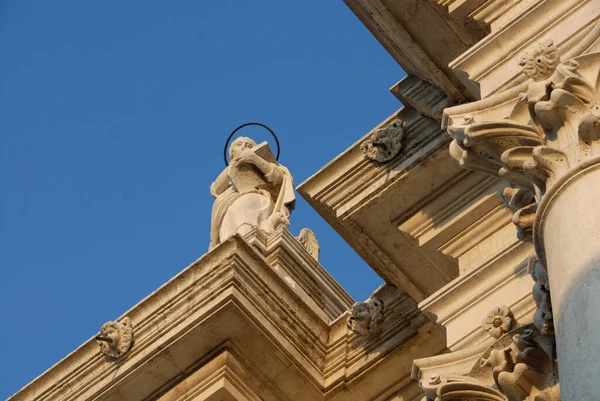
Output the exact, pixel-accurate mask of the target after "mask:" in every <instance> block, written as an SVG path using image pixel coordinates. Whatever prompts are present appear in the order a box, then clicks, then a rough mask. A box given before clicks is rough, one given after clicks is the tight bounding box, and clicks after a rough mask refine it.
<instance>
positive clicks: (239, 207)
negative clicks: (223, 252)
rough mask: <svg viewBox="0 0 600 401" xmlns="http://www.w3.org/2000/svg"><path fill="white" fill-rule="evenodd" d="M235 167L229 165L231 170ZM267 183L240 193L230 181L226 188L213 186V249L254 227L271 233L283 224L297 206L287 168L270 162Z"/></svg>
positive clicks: (211, 236) (265, 181)
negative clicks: (295, 205)
mask: <svg viewBox="0 0 600 401" xmlns="http://www.w3.org/2000/svg"><path fill="white" fill-rule="evenodd" d="M232 168H235V166H231V165H230V166H228V167H227V168H226V170H225V173H227V174H228V173H229V172H230V171H231V169H232ZM263 177H264V179H265V180H264V185H260V186H259V187H258V188H254V189H252V190H250V191H247V192H245V193H240V192H239V191H238V190H237V188H235V186H234V185H233V184H232V183H231V182H230V183H229V186H228V187H227V188H216V182H215V183H213V184H212V185H211V193H212V194H213V196H215V197H216V199H215V202H214V204H213V209H212V216H211V220H212V222H211V230H210V248H211V249H212V248H213V247H215V246H217V245H218V244H220V243H221V242H223V241H224V240H226V239H227V238H229V237H231V236H232V235H235V234H236V233H240V234H242V235H243V234H245V233H247V232H249V231H250V230H251V229H252V228H253V227H260V228H262V229H264V230H265V231H267V232H269V231H272V230H273V229H275V228H277V226H279V225H281V224H284V225H289V221H288V217H289V215H290V212H291V210H292V209H293V208H294V203H295V201H296V197H295V195H294V183H293V181H292V176H291V174H290V172H289V171H288V169H287V168H285V167H283V166H281V165H279V164H275V163H271V164H270V165H269V171H268V174H266V175H263Z"/></svg>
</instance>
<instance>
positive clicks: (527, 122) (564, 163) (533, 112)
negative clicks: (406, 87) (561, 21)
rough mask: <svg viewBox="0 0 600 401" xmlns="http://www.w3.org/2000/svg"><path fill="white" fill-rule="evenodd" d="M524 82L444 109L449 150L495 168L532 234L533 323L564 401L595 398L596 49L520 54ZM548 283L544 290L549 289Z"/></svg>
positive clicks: (599, 306)
mask: <svg viewBox="0 0 600 401" xmlns="http://www.w3.org/2000/svg"><path fill="white" fill-rule="evenodd" d="M521 65H522V67H523V73H524V74H525V75H527V76H528V77H529V78H530V80H529V81H528V82H526V83H524V84H521V85H519V86H517V87H514V88H512V89H509V90H507V91H505V92H503V93H500V94H498V95H495V96H494V97H492V98H489V99H485V100H482V101H479V102H475V103H471V104H468V105H462V106H457V107H454V108H450V109H446V110H445V111H444V113H445V116H444V117H445V120H444V122H445V123H446V124H447V129H448V132H449V134H450V135H451V136H453V137H454V141H453V142H452V144H451V146H450V153H451V154H452V155H453V157H454V158H455V159H457V160H458V161H459V162H460V164H461V165H462V166H464V167H465V168H469V169H473V170H477V171H481V172H484V173H487V174H494V175H498V176H501V177H504V178H505V179H507V180H508V181H509V182H510V183H511V184H512V185H513V187H512V188H508V189H507V190H506V191H505V196H506V200H507V203H508V205H509V206H510V207H511V208H512V209H513V210H514V211H515V213H514V216H513V222H514V223H515V224H516V225H517V228H518V233H519V236H520V238H521V239H523V240H532V241H533V243H534V245H535V249H536V253H537V256H538V259H539V261H538V262H536V266H535V267H534V277H535V279H536V285H535V287H534V290H533V295H534V299H535V300H536V302H537V303H538V308H539V309H538V313H536V320H535V321H534V323H536V326H538V328H540V330H541V331H542V333H544V332H546V333H548V334H552V318H553V320H554V331H555V334H556V352H557V355H558V373H559V380H560V388H561V399H562V400H563V401H578V400H588V399H589V400H592V399H596V398H598V395H599V394H600V53H589V54H585V55H582V56H578V57H575V58H572V59H570V60H567V61H566V62H561V60H560V57H559V52H558V49H557V48H556V47H555V46H554V45H553V43H552V41H547V42H545V43H543V44H541V45H540V46H539V47H538V48H536V49H533V50H532V51H531V52H530V53H528V54H526V55H525V56H524V57H523V60H522V62H521ZM548 281H549V290H550V292H549V293H548Z"/></svg>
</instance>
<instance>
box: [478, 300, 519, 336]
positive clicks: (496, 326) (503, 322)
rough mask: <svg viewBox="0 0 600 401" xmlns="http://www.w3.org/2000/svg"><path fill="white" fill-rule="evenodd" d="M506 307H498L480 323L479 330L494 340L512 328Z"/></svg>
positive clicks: (508, 310) (509, 314)
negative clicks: (485, 332)
mask: <svg viewBox="0 0 600 401" xmlns="http://www.w3.org/2000/svg"><path fill="white" fill-rule="evenodd" d="M511 315H512V314H511V312H510V309H508V307H507V306H504V305H502V306H498V307H497V308H495V309H494V310H492V311H490V312H489V313H488V314H487V316H486V317H485V318H484V319H483V320H482V321H481V329H482V330H484V331H487V332H488V334H489V335H490V336H492V337H494V338H500V337H502V336H503V335H504V334H505V333H508V332H509V331H510V329H511V328H512V323H513V322H512V316H511Z"/></svg>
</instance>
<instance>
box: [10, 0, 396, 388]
mask: <svg viewBox="0 0 600 401" xmlns="http://www.w3.org/2000/svg"><path fill="white" fill-rule="evenodd" d="M0 47H1V49H2V53H1V54H2V59H1V61H0V82H1V84H0V193H1V196H0V268H1V272H2V273H1V274H2V275H1V276H0V277H1V278H0V305H1V307H2V315H3V316H2V323H0V324H1V325H2V329H1V330H0V344H2V345H3V352H2V355H3V360H4V362H3V363H2V367H0V377H1V378H2V379H0V399H5V398H7V397H8V396H10V395H11V394H13V393H14V392H16V391H17V390H18V389H20V388H21V387H22V386H24V385H25V384H27V383H28V382H30V381H31V380H33V379H34V378H35V377H37V376H38V375H39V374H41V373H42V372H43V371H45V370H46V369H47V368H49V367H50V366H52V365H53V364H54V363H56V362H57V361H59V360H60V359H62V358H63V357H64V356H66V355H67V354H68V353H69V352H71V351H73V350H74V349H75V348H77V347H78V346H79V345H80V344H81V343H83V342H84V341H86V340H87V339H89V338H90V337H92V336H93V335H95V334H96V333H97V331H98V330H99V328H100V326H101V325H102V324H103V323H104V322H105V321H107V320H114V319H115V318H117V317H119V316H121V315H122V314H123V313H124V312H125V311H126V310H128V309H129V308H130V307H131V306H133V305H135V304H136V303H137V302H138V301H140V300H141V299H143V298H144V297H145V296H146V295H148V294H149V293H150V292H152V291H154V290H155V289H156V288H158V287H159V286H160V285H161V284H163V283H164V282H166V281H167V280H168V279H170V278H171V277H172V276H173V275H175V274H176V273H178V272H179V271H180V270H182V269H183V268H185V267H186V266H187V265H188V264H190V263H191V262H193V261H194V260H196V259H197V258H198V257H199V256H201V255H202V254H203V253H204V252H206V250H207V246H208V243H209V239H208V238H209V237H208V236H209V226H210V210H211V205H212V198H211V196H210V194H209V192H208V187H209V185H210V183H211V182H212V181H213V180H214V178H215V177H216V176H217V174H218V173H219V172H220V171H221V169H222V168H223V160H222V149H223V144H224V141H225V139H226V137H227V135H228V134H229V132H230V131H231V130H232V129H233V128H235V127H236V126H238V125H240V124H241V123H244V122H247V121H260V122H264V123H266V124H268V125H269V126H271V127H272V128H273V129H274V130H275V131H276V133H277V134H278V136H279V138H280V141H281V148H282V149H281V158H280V161H281V162H282V163H283V164H285V165H286V166H287V167H288V168H289V169H290V171H291V172H292V174H293V175H294V178H295V183H296V184H299V183H300V182H302V181H304V179H306V178H307V177H309V176H310V175H312V174H314V173H315V172H316V171H318V170H319V169H320V168H321V167H322V166H323V165H325V164H326V163H327V162H328V161H330V160H331V159H332V158H334V157H335V156H336V155H338V154H339V153H340V152H342V151H343V150H344V149H346V148H347V147H348V146H350V145H351V144H352V143H353V142H355V141H356V140H357V139H358V138H359V137H360V136H362V135H363V134H364V133H366V132H367V131H368V130H369V129H371V128H372V127H373V126H375V125H376V124H378V123H379V122H380V121H382V120H383V119H384V118H386V117H387V116H389V115H390V114H391V113H393V112H394V111H395V110H397V109H398V108H399V107H401V104H400V103H399V102H398V101H397V100H396V99H395V98H394V97H393V96H392V95H391V94H390V93H389V92H388V90H387V88H389V87H390V86H391V85H393V84H394V83H396V82H397V81H398V80H400V79H401V78H402V77H403V76H404V72H403V71H402V70H401V69H400V67H399V66H398V65H397V63H396V62H395V61H394V60H393V59H392V58H391V57H390V56H389V55H388V54H387V52H386V51H385V50H384V49H383V47H382V46H381V45H380V44H379V43H378V42H377V41H376V40H375V39H374V38H373V36H372V35H371V34H370V33H369V32H368V30H367V29H366V28H365V27H364V26H363V25H362V24H361V22H360V21H359V20H358V19H357V18H356V17H355V16H354V14H352V13H351V11H350V10H349V9H348V8H347V7H346V5H345V4H344V3H343V1H342V0H327V1H325V0H304V1H302V2H298V1H294V2H291V1H285V0H279V1H266V0H219V1H179V2H171V3H166V2H158V1H148V0H146V1H141V0H138V1H134V0H131V1H122V0H120V1H102V2H84V1H58V0H57V1H52V2H50V1H27V0H19V1H5V2H2V3H0ZM244 134H245V135H249V136H252V137H254V138H255V139H257V141H259V142H260V141H262V140H266V139H268V134H267V133H265V132H263V131H260V130H258V129H256V130H253V129H248V130H246V131H244ZM291 221H292V225H291V227H290V230H291V231H292V233H294V234H297V232H298V231H299V230H300V229H301V228H302V227H309V228H311V229H313V231H315V233H316V234H317V237H318V238H319V241H320V244H321V263H322V264H323V266H325V268H326V269H327V270H328V271H329V272H330V273H331V274H332V275H333V276H334V277H335V278H336V279H337V280H338V281H339V282H340V283H341V284H342V286H343V287H344V288H345V289H346V290H347V291H348V292H349V293H350V294H351V295H352V296H353V297H354V298H355V299H358V300H362V299H365V298H367V297H368V296H369V294H370V293H371V292H372V291H373V290H374V289H375V288H376V287H377V286H379V285H380V284H381V282H382V281H381V279H380V278H379V277H378V276H377V275H376V274H375V273H374V272H373V271H372V270H371V269H370V268H369V267H368V266H367V265H366V264H365V263H364V262H363V261H362V260H361V259H360V258H359V257H358V256H357V255H356V254H355V253H354V251H353V250H352V249H351V248H349V246H348V245H347V244H346V243H345V242H344V241H343V240H342V239H341V238H340V237H339V236H338V235H337V233H335V232H334V231H333V230H332V229H331V228H330V227H329V226H328V225H327V224H326V223H325V222H324V221H323V220H322V219H321V217H320V216H318V215H317V213H316V212H315V211H313V210H312V209H311V208H310V207H309V206H308V204H307V203H306V202H305V201H304V200H303V199H302V198H300V197H299V199H298V203H297V207H296V210H295V211H294V213H293V214H292V216H291Z"/></svg>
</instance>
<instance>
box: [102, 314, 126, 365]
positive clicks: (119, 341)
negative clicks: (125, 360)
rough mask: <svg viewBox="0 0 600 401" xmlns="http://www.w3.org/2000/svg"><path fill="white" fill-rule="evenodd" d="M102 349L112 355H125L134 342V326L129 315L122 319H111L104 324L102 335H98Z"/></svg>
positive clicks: (104, 352)
mask: <svg viewBox="0 0 600 401" xmlns="http://www.w3.org/2000/svg"><path fill="white" fill-rule="evenodd" d="M96 342H97V343H98V346H99V347H100V351H101V352H102V353H103V354H105V355H107V356H109V357H111V358H119V357H121V356H123V355H124V354H125V353H126V352H127V351H129V348H131V345H132V343H133V326H132V324H131V320H129V318H128V317H124V318H123V319H121V320H120V321H115V322H113V321H110V322H106V323H104V324H103V325H102V328H101V329H100V335H99V336H97V337H96Z"/></svg>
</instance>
